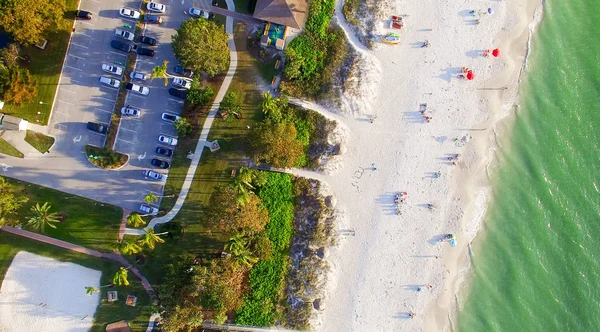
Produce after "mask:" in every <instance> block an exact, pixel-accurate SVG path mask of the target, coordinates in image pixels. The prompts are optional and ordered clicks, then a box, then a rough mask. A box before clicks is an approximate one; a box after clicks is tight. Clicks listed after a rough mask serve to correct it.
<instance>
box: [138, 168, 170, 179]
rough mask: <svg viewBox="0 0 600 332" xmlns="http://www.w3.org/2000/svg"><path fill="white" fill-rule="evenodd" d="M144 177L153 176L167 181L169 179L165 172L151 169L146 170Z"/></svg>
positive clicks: (152, 177)
mask: <svg viewBox="0 0 600 332" xmlns="http://www.w3.org/2000/svg"><path fill="white" fill-rule="evenodd" d="M144 177H146V178H151V179H153V180H156V181H166V180H167V176H166V175H165V174H160V173H158V172H155V171H151V170H147V171H144Z"/></svg>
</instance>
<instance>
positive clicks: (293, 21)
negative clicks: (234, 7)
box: [253, 0, 308, 29]
mask: <svg viewBox="0 0 600 332" xmlns="http://www.w3.org/2000/svg"><path fill="white" fill-rule="evenodd" d="M307 15H308V1H307V0H258V1H257V2H256V7H255V8H254V15H253V16H254V17H255V18H257V19H259V20H263V21H267V22H273V23H277V24H281V25H285V26H287V27H290V28H295V29H302V28H303V27H304V23H305V22H306V16H307Z"/></svg>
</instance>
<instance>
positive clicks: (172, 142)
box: [158, 135, 177, 145]
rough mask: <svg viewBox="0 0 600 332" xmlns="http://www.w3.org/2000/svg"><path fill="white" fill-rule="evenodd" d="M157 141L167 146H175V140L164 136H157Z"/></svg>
mask: <svg viewBox="0 0 600 332" xmlns="http://www.w3.org/2000/svg"><path fill="white" fill-rule="evenodd" d="M158 141H159V142H161V143H163V144H167V145H177V138H173V137H168V136H165V135H160V136H158Z"/></svg>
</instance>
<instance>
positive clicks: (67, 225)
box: [2, 178, 123, 252]
mask: <svg viewBox="0 0 600 332" xmlns="http://www.w3.org/2000/svg"><path fill="white" fill-rule="evenodd" d="M6 181H7V182H8V183H10V184H12V185H13V186H14V192H15V195H17V196H25V197H28V198H29V201H28V202H27V203H25V204H24V205H23V206H21V208H20V209H19V210H18V216H19V221H21V222H23V223H26V222H27V219H28V217H29V216H31V215H32V212H31V210H30V209H31V207H32V206H34V205H35V204H36V203H39V204H40V205H42V204H44V203H45V202H48V203H49V204H50V205H51V206H52V208H51V209H50V211H51V212H58V213H64V214H65V215H66V220H65V221H64V222H62V223H58V224H56V229H53V228H50V227H46V232H45V233H44V235H47V236H50V237H53V238H57V239H60V240H63V241H67V242H71V243H74V244H78V245H81V246H84V247H87V248H90V249H95V250H99V251H106V252H108V251H112V250H113V249H114V247H115V246H116V244H117V237H118V232H119V225H120V223H121V217H122V216H123V211H122V210H121V208H119V207H116V206H112V205H107V204H103V203H99V202H96V201H93V200H90V199H87V198H83V197H79V196H74V195H70V194H67V193H64V192H60V191H58V190H54V189H50V188H46V187H41V186H38V185H35V184H31V183H28V182H24V181H19V180H14V179H10V178H6ZM25 228H26V229H27V227H25ZM2 236H4V234H3V235H2Z"/></svg>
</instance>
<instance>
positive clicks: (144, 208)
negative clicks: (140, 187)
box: [140, 204, 158, 216]
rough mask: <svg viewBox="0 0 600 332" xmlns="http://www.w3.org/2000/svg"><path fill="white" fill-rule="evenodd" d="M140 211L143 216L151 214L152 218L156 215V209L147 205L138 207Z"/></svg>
mask: <svg viewBox="0 0 600 332" xmlns="http://www.w3.org/2000/svg"><path fill="white" fill-rule="evenodd" d="M140 211H142V212H144V213H145V214H151V215H153V216H154V215H157V214H158V208H156V207H154V206H152V205H148V204H142V205H140Z"/></svg>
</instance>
